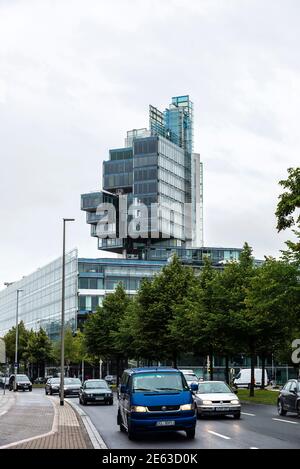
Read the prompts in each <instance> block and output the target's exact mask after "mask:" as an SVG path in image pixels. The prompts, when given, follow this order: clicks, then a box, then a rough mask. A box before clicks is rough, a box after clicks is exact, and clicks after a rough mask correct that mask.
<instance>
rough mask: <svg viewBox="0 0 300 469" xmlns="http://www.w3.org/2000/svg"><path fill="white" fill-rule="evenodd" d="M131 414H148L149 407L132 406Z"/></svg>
mask: <svg viewBox="0 0 300 469" xmlns="http://www.w3.org/2000/svg"><path fill="white" fill-rule="evenodd" d="M131 412H147V407H144V406H143V405H133V406H131Z"/></svg>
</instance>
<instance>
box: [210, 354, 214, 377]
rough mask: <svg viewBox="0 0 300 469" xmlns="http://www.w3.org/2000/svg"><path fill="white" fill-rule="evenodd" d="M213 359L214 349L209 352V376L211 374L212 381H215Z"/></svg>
mask: <svg viewBox="0 0 300 469" xmlns="http://www.w3.org/2000/svg"><path fill="white" fill-rule="evenodd" d="M213 359H214V356H213V353H212V351H211V352H210V353H209V362H210V365H209V376H210V381H213V380H214V363H213Z"/></svg>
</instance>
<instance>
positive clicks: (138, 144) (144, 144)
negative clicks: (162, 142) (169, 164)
mask: <svg viewBox="0 0 300 469" xmlns="http://www.w3.org/2000/svg"><path fill="white" fill-rule="evenodd" d="M143 153H157V140H156V139H147V140H136V141H135V142H134V154H135V155H137V154H143Z"/></svg>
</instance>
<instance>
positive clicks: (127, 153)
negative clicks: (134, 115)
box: [81, 95, 199, 255]
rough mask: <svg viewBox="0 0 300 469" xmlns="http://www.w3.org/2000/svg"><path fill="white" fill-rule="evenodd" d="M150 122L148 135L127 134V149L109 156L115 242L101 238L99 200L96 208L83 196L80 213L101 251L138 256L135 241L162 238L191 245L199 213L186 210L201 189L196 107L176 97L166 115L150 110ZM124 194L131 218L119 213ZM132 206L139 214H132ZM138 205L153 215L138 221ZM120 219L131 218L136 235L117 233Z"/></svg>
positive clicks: (106, 183) (107, 183) (106, 166)
mask: <svg viewBox="0 0 300 469" xmlns="http://www.w3.org/2000/svg"><path fill="white" fill-rule="evenodd" d="M149 118H150V129H149V130H147V129H145V128H143V129H133V130H131V131H128V132H127V138H126V140H125V144H126V145H127V146H126V147H124V148H117V149H112V150H110V151H109V160H108V161H104V163H103V188H104V190H105V191H107V193H110V194H111V195H115V197H116V198H117V199H118V200H119V207H118V210H117V220H116V221H117V224H116V226H115V227H114V232H115V236H105V233H103V232H99V233H98V232H97V228H96V227H97V225H98V222H99V221H101V219H102V218H103V217H102V218H101V215H98V214H96V209H97V202H98V201H99V198H98V199H97V198H95V205H94V206H91V203H88V200H87V199H88V197H87V194H85V195H83V196H82V205H81V208H82V210H85V211H87V223H88V224H90V225H91V226H92V228H91V235H92V236H95V237H98V238H99V241H98V247H99V249H107V250H110V251H113V252H116V253H125V252H126V253H127V254H128V255H134V254H137V250H136V249H134V248H133V245H134V243H133V241H132V240H133V239H136V238H139V239H140V241H141V245H142V246H145V245H149V243H150V244H152V245H153V246H154V245H155V244H156V242H157V238H162V239H168V238H169V239H175V240H177V241H178V242H181V243H185V244H186V246H189V245H191V242H192V239H193V231H195V229H196V219H197V217H196V211H195V210H193V212H192V208H191V206H189V207H188V206H187V205H188V204H191V202H192V199H194V198H195V197H196V194H195V191H196V190H198V189H199V185H197V184H195V183H194V184H193V188H192V151H193V103H192V102H191V101H190V98H189V96H188V95H184V96H176V97H173V98H172V102H171V104H170V105H169V107H168V108H167V109H166V110H165V111H164V112H161V111H159V110H158V109H156V108H155V107H153V106H150V108H149ZM124 194H126V195H127V196H128V197H129V198H128V204H127V213H125V212H126V210H125V209H124V207H123V209H121V208H120V197H121V196H123V195H124ZM131 203H133V204H134V208H132V211H130V210H129V211H128V208H129V207H130V204H131ZM136 204H144V205H146V206H147V207H148V213H145V212H144V213H145V214H144V213H142V212H141V219H140V220H137V221H135V218H136V217H135V214H136V213H138V212H139V210H138V209H137V208H136V207H135V205H136ZM152 204H157V210H156V208H155V209H154V210H153V211H152V213H150V210H149V208H150V206H151V205H152ZM184 204H185V206H184ZM116 206H117V203H116ZM121 217H122V219H123V217H124V218H126V217H127V218H126V223H127V227H128V228H129V226H130V224H131V221H133V222H134V223H135V227H134V229H133V230H131V231H130V230H129V229H128V230H127V231H126V232H125V233H124V231H122V233H121V231H120V230H118V226H119V224H118V220H120V219H121ZM146 217H147V219H146ZM192 218H193V222H192ZM131 227H133V224H131ZM141 227H142V228H141ZM109 232H110V230H109ZM109 238H110V239H109ZM112 238H115V239H112Z"/></svg>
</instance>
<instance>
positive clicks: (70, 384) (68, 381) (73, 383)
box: [64, 378, 81, 396]
mask: <svg viewBox="0 0 300 469" xmlns="http://www.w3.org/2000/svg"><path fill="white" fill-rule="evenodd" d="M80 388H81V381H80V379H79V378H65V379H64V395H65V396H79V391H80Z"/></svg>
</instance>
